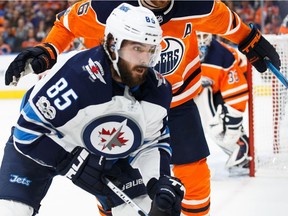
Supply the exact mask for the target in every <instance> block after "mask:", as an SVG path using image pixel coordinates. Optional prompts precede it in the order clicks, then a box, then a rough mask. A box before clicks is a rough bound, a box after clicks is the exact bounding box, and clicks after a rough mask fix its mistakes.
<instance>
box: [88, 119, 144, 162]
mask: <svg viewBox="0 0 288 216" xmlns="http://www.w3.org/2000/svg"><path fill="white" fill-rule="evenodd" d="M142 134H143V133H142V131H141V129H140V127H139V125H138V124H137V122H136V121H134V120H133V119H130V118H128V117H127V116H119V115H109V116H102V117H100V118H98V119H95V120H93V121H92V122H91V123H89V125H87V126H86V127H85V129H84V131H83V142H84V144H85V146H86V147H87V148H88V149H89V150H90V151H92V152H94V153H95V154H97V155H101V156H104V157H107V158H119V157H125V156H127V155H129V154H130V153H131V152H132V151H134V150H135V149H136V148H137V147H138V146H139V145H141V144H142V142H143V135H142Z"/></svg>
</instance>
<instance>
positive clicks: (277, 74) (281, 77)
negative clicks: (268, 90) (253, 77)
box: [264, 59, 288, 88]
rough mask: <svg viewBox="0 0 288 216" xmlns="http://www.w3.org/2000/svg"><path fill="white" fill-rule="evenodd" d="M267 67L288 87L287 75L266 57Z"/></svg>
mask: <svg viewBox="0 0 288 216" xmlns="http://www.w3.org/2000/svg"><path fill="white" fill-rule="evenodd" d="M264 60H265V63H266V65H267V67H268V68H269V69H270V70H271V71H272V73H273V74H274V75H275V76H276V77H277V78H278V79H279V80H280V82H282V84H283V85H284V86H285V87H286V88H288V80H287V79H286V77H285V76H284V75H283V74H282V73H281V72H280V71H279V70H278V69H277V68H276V67H275V66H274V65H273V64H272V63H271V61H269V60H268V59H264Z"/></svg>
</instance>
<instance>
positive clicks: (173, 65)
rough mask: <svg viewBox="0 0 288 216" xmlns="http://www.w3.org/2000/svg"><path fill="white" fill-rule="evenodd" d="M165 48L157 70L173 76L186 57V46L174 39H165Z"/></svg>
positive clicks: (156, 67)
mask: <svg viewBox="0 0 288 216" xmlns="http://www.w3.org/2000/svg"><path fill="white" fill-rule="evenodd" d="M163 40H164V42H165V46H166V47H164V49H163V50H162V52H161V57H160V61H159V62H158V64H157V65H156V66H155V70H157V71H159V72H160V73H161V74H163V75H167V74H171V73H173V72H174V71H176V69H177V68H178V66H179V64H180V62H181V59H182V58H183V55H184V44H183V42H182V41H181V40H179V39H177V38H172V37H165V38H164V39H163Z"/></svg>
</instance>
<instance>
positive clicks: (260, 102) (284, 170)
mask: <svg viewBox="0 0 288 216" xmlns="http://www.w3.org/2000/svg"><path fill="white" fill-rule="evenodd" d="M265 38H266V39H267V40H268V41H269V42H270V43H271V44H273V45H274V46H275V48H276V50H277V52H278V53H279V55H280V58H281V68H280V71H281V73H282V74H283V75H284V76H285V77H286V78H287V77H288V35H265ZM248 82H249V86H250V98H249V137H250V155H251V156H252V157H253V161H252V162H251V166H250V175H251V176H286V177H288V90H287V89H286V87H285V86H284V85H283V84H282V83H281V82H280V81H279V80H278V78H277V77H276V76H275V75H274V74H273V73H272V72H271V71H270V70H269V69H268V70H267V71H266V72H265V73H259V72H257V71H256V69H255V68H254V67H252V69H251V70H249V72H248Z"/></svg>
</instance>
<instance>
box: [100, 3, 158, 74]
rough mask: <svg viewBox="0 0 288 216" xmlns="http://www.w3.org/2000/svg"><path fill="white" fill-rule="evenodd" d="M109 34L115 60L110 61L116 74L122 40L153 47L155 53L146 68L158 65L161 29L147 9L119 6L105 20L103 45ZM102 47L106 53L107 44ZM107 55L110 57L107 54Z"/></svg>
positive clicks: (127, 5)
mask: <svg viewBox="0 0 288 216" xmlns="http://www.w3.org/2000/svg"><path fill="white" fill-rule="evenodd" d="M109 34H111V35H112V36H113V38H114V46H115V47H114V52H115V55H116V59H115V60H114V59H113V60H112V59H111V60H112V62H113V66H114V68H115V69H116V71H117V72H118V74H119V71H118V67H117V62H118V60H119V52H118V51H119V50H120V48H121V45H122V42H123V40H130V41H135V42H139V43H143V44H148V45H154V46H155V50H154V51H155V52H153V55H152V56H151V58H150V61H149V65H147V66H149V67H154V66H155V65H156V64H157V63H158V61H159V58H160V53H161V45H160V43H161V41H162V29H161V27H160V24H159V22H158V21H157V18H156V16H155V15H154V14H153V12H152V11H150V10H149V9H147V8H145V7H142V6H139V7H135V6H132V5H130V4H127V3H122V4H120V5H119V6H118V7H117V8H115V9H114V10H113V11H112V13H111V14H110V16H109V17H108V18H107V20H106V28H105V41H106V42H105V43H107V41H108V36H109ZM104 47H106V52H108V50H107V44H106V45H105V46H104ZM108 55H109V56H110V54H109V52H108Z"/></svg>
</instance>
